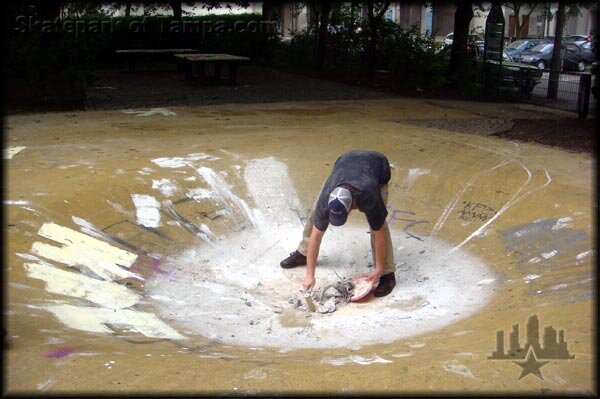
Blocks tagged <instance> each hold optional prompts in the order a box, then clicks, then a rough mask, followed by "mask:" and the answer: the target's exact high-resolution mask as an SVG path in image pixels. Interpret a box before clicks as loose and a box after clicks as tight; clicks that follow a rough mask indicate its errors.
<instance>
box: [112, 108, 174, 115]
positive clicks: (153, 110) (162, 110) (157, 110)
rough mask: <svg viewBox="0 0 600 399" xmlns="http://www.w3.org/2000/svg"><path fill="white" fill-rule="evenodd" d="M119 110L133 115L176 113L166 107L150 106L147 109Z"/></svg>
mask: <svg viewBox="0 0 600 399" xmlns="http://www.w3.org/2000/svg"><path fill="white" fill-rule="evenodd" d="M121 112H123V113H124V114H131V115H135V116H153V115H162V116H175V115H177V114H176V113H175V112H173V111H169V110H168V109H166V108H150V109H148V110H139V111H138V110H134V109H124V110H122V111H121Z"/></svg>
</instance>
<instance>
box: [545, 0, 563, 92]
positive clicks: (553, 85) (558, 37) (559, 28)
mask: <svg viewBox="0 0 600 399" xmlns="http://www.w3.org/2000/svg"><path fill="white" fill-rule="evenodd" d="M565 8H566V4H565V0H559V2H558V11H556V30H555V31H554V48H553V49H552V62H551V63H550V78H549V80H548V98H556V96H557V94H558V80H559V78H560V70H561V66H562V65H561V64H562V59H561V50H562V48H561V47H562V36H563V28H564V25H565Z"/></svg>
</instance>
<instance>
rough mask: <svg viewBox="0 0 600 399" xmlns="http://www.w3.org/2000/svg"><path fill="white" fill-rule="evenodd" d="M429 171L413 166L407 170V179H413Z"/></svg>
mask: <svg viewBox="0 0 600 399" xmlns="http://www.w3.org/2000/svg"><path fill="white" fill-rule="evenodd" d="M430 173H431V169H421V168H413V169H409V170H408V177H409V179H414V178H416V177H419V176H424V175H428V174H430Z"/></svg>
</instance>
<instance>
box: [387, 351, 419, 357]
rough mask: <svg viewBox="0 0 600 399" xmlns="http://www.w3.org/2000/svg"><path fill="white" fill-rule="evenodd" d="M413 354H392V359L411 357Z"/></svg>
mask: <svg viewBox="0 0 600 399" xmlns="http://www.w3.org/2000/svg"><path fill="white" fill-rule="evenodd" d="M413 353H414V352H400V353H395V354H393V355H392V357H411V356H412V355H413Z"/></svg>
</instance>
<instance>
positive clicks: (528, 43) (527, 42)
mask: <svg viewBox="0 0 600 399" xmlns="http://www.w3.org/2000/svg"><path fill="white" fill-rule="evenodd" d="M545 42H546V40H545V39H521V40H516V41H514V42H512V43H511V44H509V45H508V46H507V47H506V52H507V53H508V55H510V56H511V57H513V58H514V57H516V56H517V55H519V54H521V53H522V52H523V51H527V50H529V49H531V48H532V47H535V46H537V45H538V44H540V43H545Z"/></svg>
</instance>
